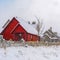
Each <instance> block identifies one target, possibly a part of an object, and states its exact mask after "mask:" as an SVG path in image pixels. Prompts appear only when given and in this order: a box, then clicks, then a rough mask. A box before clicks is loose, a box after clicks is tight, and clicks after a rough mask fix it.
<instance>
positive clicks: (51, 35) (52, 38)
mask: <svg viewBox="0 0 60 60" xmlns="http://www.w3.org/2000/svg"><path fill="white" fill-rule="evenodd" d="M43 37H44V41H48V42H57V41H59V36H58V35H57V33H56V32H53V31H52V27H50V29H48V30H47V31H45V32H44V34H43Z"/></svg>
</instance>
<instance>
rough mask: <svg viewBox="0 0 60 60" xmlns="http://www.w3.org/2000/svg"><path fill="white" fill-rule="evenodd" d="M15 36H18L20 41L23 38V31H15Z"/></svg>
mask: <svg viewBox="0 0 60 60" xmlns="http://www.w3.org/2000/svg"><path fill="white" fill-rule="evenodd" d="M15 36H16V37H17V38H18V41H20V40H21V39H22V36H23V33H15Z"/></svg>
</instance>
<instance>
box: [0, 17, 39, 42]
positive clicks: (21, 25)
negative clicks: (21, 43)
mask: <svg viewBox="0 0 60 60" xmlns="http://www.w3.org/2000/svg"><path fill="white" fill-rule="evenodd" d="M3 28H4V29H3V31H2V32H1V34H2V35H3V38H4V39H6V40H10V39H12V40H15V41H18V40H21V39H22V38H23V39H24V40H25V41H37V40H39V39H40V37H39V36H38V33H37V31H36V29H35V28H33V27H32V26H31V25H30V24H28V23H27V22H26V21H24V20H23V19H22V18H15V17H14V18H13V19H12V20H11V21H9V20H8V21H7V22H6V24H5V25H4V26H3Z"/></svg>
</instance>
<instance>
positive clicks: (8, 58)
mask: <svg viewBox="0 0 60 60" xmlns="http://www.w3.org/2000/svg"><path fill="white" fill-rule="evenodd" d="M5 52H6V54H5ZM0 60H60V46H49V47H46V46H40V47H32V46H28V47H22V46H20V47H7V49H6V51H5V50H4V49H3V48H0Z"/></svg>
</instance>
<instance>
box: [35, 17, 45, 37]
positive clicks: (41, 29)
mask: <svg viewBox="0 0 60 60" xmlns="http://www.w3.org/2000/svg"><path fill="white" fill-rule="evenodd" d="M35 17H36V19H37V21H38V23H37V27H36V30H37V32H38V36H39V34H40V33H42V32H43V30H44V28H43V21H40V19H39V18H38V17H37V16H35Z"/></svg>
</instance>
